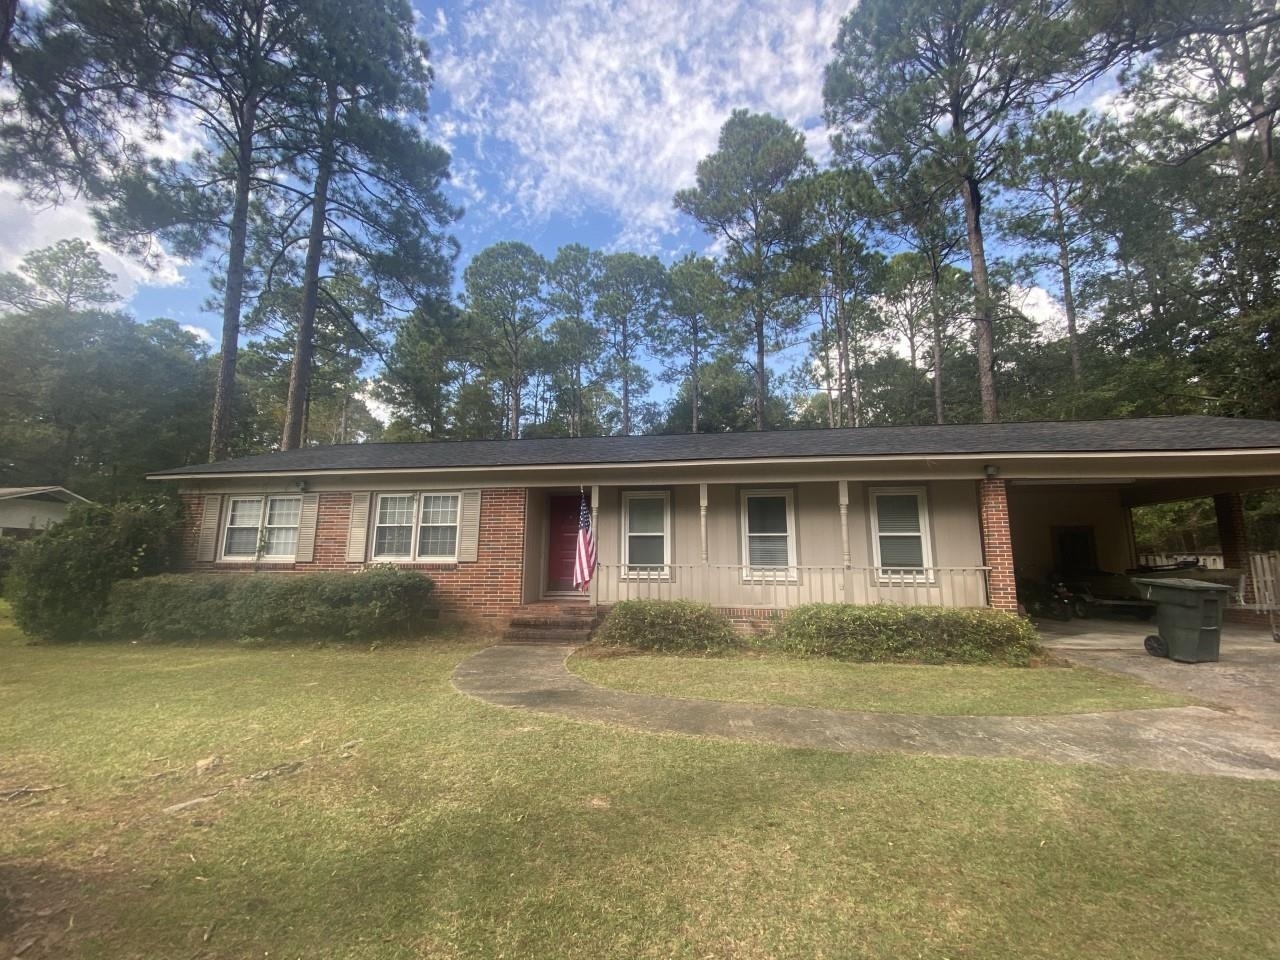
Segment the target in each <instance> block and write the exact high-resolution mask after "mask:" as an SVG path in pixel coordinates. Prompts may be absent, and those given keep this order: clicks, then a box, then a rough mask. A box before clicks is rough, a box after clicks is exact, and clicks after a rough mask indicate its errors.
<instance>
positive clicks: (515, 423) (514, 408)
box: [507, 361, 520, 440]
mask: <svg viewBox="0 0 1280 960" xmlns="http://www.w3.org/2000/svg"><path fill="white" fill-rule="evenodd" d="M509 389H510V391H511V396H510V398H509V399H510V402H511V407H510V409H509V411H508V414H507V415H508V418H509V419H510V424H509V431H508V435H509V436H510V437H511V439H512V440H519V439H520V367H519V361H517V362H516V363H514V364H512V366H511V386H510V387H509Z"/></svg>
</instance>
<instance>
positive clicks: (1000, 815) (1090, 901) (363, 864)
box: [0, 640, 1280, 960]
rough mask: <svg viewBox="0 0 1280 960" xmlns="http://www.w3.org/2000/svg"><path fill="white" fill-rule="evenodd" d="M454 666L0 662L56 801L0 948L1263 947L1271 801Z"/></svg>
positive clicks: (149, 657) (324, 655) (15, 844)
mask: <svg viewBox="0 0 1280 960" xmlns="http://www.w3.org/2000/svg"><path fill="white" fill-rule="evenodd" d="M474 648H475V642H474V641H466V640H460V641H448V642H443V643H440V644H424V645H418V646H403V647H394V648H387V649H381V650H376V651H367V650H355V649H349V648H333V647H330V648H321V649H306V650H292V649H284V648H276V649H243V648H237V647H205V648H200V647H147V648H143V647H107V646H83V647H29V646H23V645H19V644H12V643H11V644H7V645H6V644H0V711H2V715H3V716H4V717H5V722H4V723H3V724H0V787H5V786H9V785H14V784H17V785H21V784H28V785H33V786H57V787H58V789H56V790H53V791H50V792H48V793H44V794H38V795H30V796H27V797H24V798H21V799H15V800H14V801H11V802H0V865H2V866H0V946H3V948H5V949H7V950H8V951H10V952H12V951H13V950H16V949H17V948H19V947H21V946H22V945H23V944H24V943H25V942H26V941H27V940H29V939H34V940H35V942H34V943H33V944H32V946H30V947H29V948H28V949H27V950H26V951H25V952H24V953H23V960H32V958H48V957H68V958H113V960H114V958H155V957H183V958H186V957H196V958H204V960H217V958H228V960H230V958H243V957H250V956H255V957H262V956H264V955H268V954H269V955H270V956H271V957H308V958H316V960H324V958H335V960H336V958H343V960H364V958H379V960H381V958H454V957H458V958H461V957H466V958H486V957H493V958H497V957H537V958H574V960H576V958H581V960H603V958H614V957H618V958H622V957H626V958H633V957H634V958H655V960H656V958H702V957H733V958H745V960H755V958H759V960H764V958H804V960H812V958H834V957H841V958H845V957H874V958H894V960H897V958H901V957H928V958H943V957H948V958H961V957H971V958H981V960H1000V958H1019V960H1035V958H1071V957H1082V958H1083V957H1088V958H1091V960H1092V958H1098V957H1126V958H1138V960H1145V958H1152V960H1154V958H1162V960H1174V958H1180V957H1187V958H1191V957H1197V958H1198V957H1209V956H1212V957H1215V958H1237V957H1238V958H1250V960H1253V958H1257V957H1263V956H1275V955H1277V953H1278V952H1280V950H1278V941H1277V932H1276V931H1277V930H1280V911H1278V908H1277V904H1276V898H1275V896H1274V878H1275V864H1276V863H1277V862H1280V840H1277V838H1276V836H1275V832H1274V831H1272V830H1269V829H1268V828H1267V824H1269V823H1270V822H1271V821H1272V820H1273V819H1274V814H1275V811H1276V810H1277V809H1280V786H1277V785H1276V784H1269V783H1258V782H1244V781H1233V780H1222V779H1206V778H1190V777H1174V776H1162V775H1159V774H1153V773H1124V772H1120V771H1116V770H1101V769H1096V768H1091V767H1070V766H1054V765H1048V764H1034V763H1025V762H1016V761H1008V762H1004V761H979V760H942V759H931V758H925V757H902V756H891V755H881V756H870V755H868V756H857V755H845V754H831V753H822V752H816V751H799V750H787V749H782V748H773V747H764V746H757V745H751V744H736V743H724V742H720V741H703V740H697V739H692V738H681V737H654V736H648V735H645V734H643V733H638V732H632V731H624V730H609V729H608V728H602V727H600V726H598V725H595V724H590V725H588V724H575V723H572V722H568V721H564V720H558V719H554V718H550V717H544V716H539V715H532V714H527V713H522V712H519V711H513V710H506V709H501V708H497V707H491V706H487V705H484V704H481V703H478V702H475V701H472V700H469V699H467V698H465V697H463V696H461V695H460V694H458V693H457V692H456V691H454V690H453V689H452V687H451V686H450V684H449V675H450V673H451V671H452V669H453V667H454V665H455V664H457V663H458V662H459V661H460V660H461V659H462V658H464V657H465V656H467V655H468V654H469V652H470V651H471V650H473V649H474ZM213 756H217V757H219V758H221V759H220V762H219V763H218V764H216V765H213V767H212V769H210V770H208V771H207V772H205V773H198V772H197V771H196V769H195V765H196V762H197V761H199V760H201V759H206V758H209V757H213ZM293 763H300V765H299V766H298V767H296V769H288V768H287V767H285V766H283V765H288V764H293ZM272 768H282V769H284V770H285V772H281V773H279V774H278V775H276V776H273V777H270V778H267V779H262V780H254V779H250V775H252V774H254V773H255V772H258V771H261V770H266V769H272ZM201 796H210V797H211V798H212V799H210V800H208V801H207V802H205V803H202V804H199V805H197V806H193V807H189V808H187V809H185V810H182V811H180V812H178V813H172V814H166V813H164V812H163V811H164V809H165V808H166V807H168V806H170V805H172V804H176V803H180V802H183V801H186V800H190V799H193V798H196V797H201ZM46 941H47V942H46ZM8 955H9V953H7V952H5V950H4V949H0V956H8Z"/></svg>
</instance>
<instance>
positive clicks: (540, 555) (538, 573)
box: [523, 490, 547, 603]
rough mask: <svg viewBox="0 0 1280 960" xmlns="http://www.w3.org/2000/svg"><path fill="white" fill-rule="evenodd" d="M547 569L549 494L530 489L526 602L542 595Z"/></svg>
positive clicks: (524, 591) (525, 543)
mask: <svg viewBox="0 0 1280 960" xmlns="http://www.w3.org/2000/svg"><path fill="white" fill-rule="evenodd" d="M546 569H547V495H546V493H545V492H544V491H542V490H530V491H529V499H528V502H527V503H526V504H525V535H524V585H523V594H524V602H525V603H532V602H533V601H535V600H537V599H538V598H539V597H541V596H542V588H543V580H544V578H545V576H546Z"/></svg>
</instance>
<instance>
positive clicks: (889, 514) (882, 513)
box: [871, 487, 932, 580]
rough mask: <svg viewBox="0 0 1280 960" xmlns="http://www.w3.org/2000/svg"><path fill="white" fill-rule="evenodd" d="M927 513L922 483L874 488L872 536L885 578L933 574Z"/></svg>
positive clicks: (879, 564)
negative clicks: (914, 485) (919, 484)
mask: <svg viewBox="0 0 1280 960" xmlns="http://www.w3.org/2000/svg"><path fill="white" fill-rule="evenodd" d="M928 516H929V512H928V505H927V503H926V500H925V492H924V488H923V487H880V488H876V489H873V490H872V491H871V525H872V532H873V537H872V539H873V546H874V549H875V558H876V566H877V567H878V568H879V571H880V578H881V579H882V580H891V579H899V578H903V577H909V578H911V579H919V578H922V577H929V576H931V575H932V571H931V570H930V569H929V568H930V566H931V559H932V556H931V551H930V548H929V524H928Z"/></svg>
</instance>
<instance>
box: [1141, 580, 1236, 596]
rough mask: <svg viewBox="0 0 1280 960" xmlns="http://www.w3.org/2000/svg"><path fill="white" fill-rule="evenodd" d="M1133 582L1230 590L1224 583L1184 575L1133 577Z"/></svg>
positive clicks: (1179, 587)
mask: <svg viewBox="0 0 1280 960" xmlns="http://www.w3.org/2000/svg"><path fill="white" fill-rule="evenodd" d="M1133 582H1134V583H1140V584H1142V585H1143V586H1144V587H1173V589H1175V590H1206V591H1215V590H1217V591H1220V592H1222V593H1230V592H1231V588H1230V587H1229V586H1227V585H1226V584H1225V583H1210V582H1209V581H1207V580H1190V579H1187V578H1185V577H1134V578H1133Z"/></svg>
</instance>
